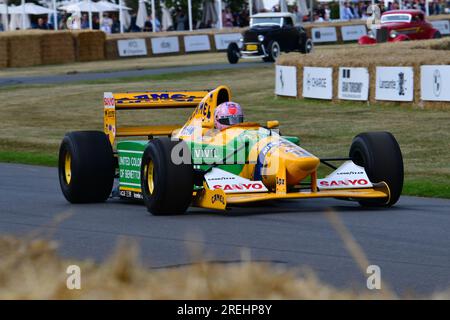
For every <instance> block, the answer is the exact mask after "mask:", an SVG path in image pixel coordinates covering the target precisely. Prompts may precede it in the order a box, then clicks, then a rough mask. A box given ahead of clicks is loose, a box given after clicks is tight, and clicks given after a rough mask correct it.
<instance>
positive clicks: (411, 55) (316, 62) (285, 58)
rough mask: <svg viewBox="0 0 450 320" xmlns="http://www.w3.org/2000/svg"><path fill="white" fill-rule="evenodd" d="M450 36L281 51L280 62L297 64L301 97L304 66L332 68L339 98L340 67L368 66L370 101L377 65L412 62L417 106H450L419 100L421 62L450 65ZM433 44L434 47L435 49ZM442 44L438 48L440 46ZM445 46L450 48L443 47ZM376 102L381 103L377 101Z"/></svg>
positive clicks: (335, 91)
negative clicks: (303, 52)
mask: <svg viewBox="0 0 450 320" xmlns="http://www.w3.org/2000/svg"><path fill="white" fill-rule="evenodd" d="M449 44H450V40H449V39H439V40H432V41H429V42H425V41H424V43H419V42H417V43H415V42H414V43H413V42H408V43H401V44H397V43H387V44H380V45H374V46H361V47H356V48H355V47H352V48H347V47H344V48H342V47H341V48H336V49H333V50H326V51H321V52H318V51H316V52H314V53H313V54H309V55H300V54H296V53H291V54H287V55H282V56H281V57H280V60H279V61H278V64H279V65H287V66H296V67H297V77H298V82H297V84H298V97H300V98H301V97H302V88H303V67H304V66H308V67H332V68H333V83H334V88H333V98H334V99H336V98H337V85H336V84H337V83H338V70H339V67H366V68H368V70H369V76H370V84H369V85H370V89H369V90H370V91H369V101H370V102H371V103H373V102H375V87H376V86H375V77H376V67H377V66H411V67H413V68H414V87H415V89H414V104H415V105H417V106H421V107H423V106H430V105H432V106H435V107H438V108H446V109H447V108H450V106H449V105H450V104H449V103H448V102H447V103H434V102H433V103H424V102H423V101H420V66H421V65H433V64H436V65H450V55H449V52H448V51H449V49H450V45H449ZM433 48H434V49H433ZM438 48H439V49H438ZM444 48H449V49H447V50H444ZM377 103H380V102H379V101H377Z"/></svg>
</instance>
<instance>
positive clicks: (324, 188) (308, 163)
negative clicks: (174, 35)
mask: <svg viewBox="0 0 450 320" xmlns="http://www.w3.org/2000/svg"><path fill="white" fill-rule="evenodd" d="M230 99H231V92H230V90H229V89H228V88H227V87H225V86H219V87H217V88H216V89H214V90H205V91H181V92H180V91H176V92H137V93H114V94H113V93H110V92H106V93H105V94H104V99H103V102H104V132H98V131H78V132H70V133H67V134H66V135H65V137H64V139H63V141H62V143H61V147H60V151H59V180H60V185H61V189H62V192H63V194H64V196H65V197H66V199H67V200H68V201H69V202H72V203H87V202H102V201H105V200H106V199H108V197H110V195H111V193H113V194H114V193H116V194H117V195H118V196H120V197H121V198H128V199H142V200H143V202H144V203H145V205H146V206H147V208H148V210H149V211H150V212H151V213H152V214H155V215H166V214H176V213H183V212H185V211H186V210H187V208H188V207H189V206H197V207H202V208H209V209H219V210H224V209H226V208H227V207H229V206H232V205H234V204H242V203H248V202H256V201H263V200H274V199H296V198H298V199H300V198H324V197H333V198H338V199H343V200H354V201H358V202H359V203H360V204H361V205H362V206H376V207H389V206H392V205H393V204H395V203H396V202H397V200H398V199H399V197H400V194H401V191H402V187H403V160H402V154H401V151H400V148H399V145H398V143H397V141H396V140H395V138H394V137H393V136H392V135H391V134H390V133H387V132H371V133H361V134H359V135H357V136H356V137H355V138H354V139H353V142H352V145H351V147H350V153H349V156H348V157H343V158H328V159H320V158H318V157H316V156H314V155H313V154H311V153H309V152H308V151H306V150H304V149H303V148H301V147H300V146H299V145H298V143H299V139H298V138H297V137H291V136H282V135H280V134H279V132H278V129H277V127H278V121H268V122H267V123H266V124H265V125H264V126H263V125H260V124H258V123H254V122H242V123H239V124H235V125H231V126H229V127H227V128H225V129H222V130H217V129H215V128H214V110H215V108H216V106H218V105H219V104H221V103H223V102H227V101H230ZM158 108H194V111H193V113H192V115H191V116H190V118H189V119H188V121H187V122H186V123H185V124H184V125H181V126H169V125H158V126H145V127H136V126H134V127H120V128H119V127H118V126H117V122H116V117H117V113H118V111H121V110H137V109H158ZM138 136H140V137H145V139H143V140H142V139H141V140H138V139H126V140H123V139H122V140H120V141H116V138H121V137H138ZM116 143H117V149H116V150H117V151H113V146H114V145H115V144H116ZM333 161H341V162H343V164H342V165H341V166H339V167H336V166H334V165H333V164H332V162H333ZM321 163H322V164H324V165H326V166H329V167H331V168H332V169H334V171H333V172H332V173H330V174H329V175H328V176H326V177H324V178H321V179H318V177H317V170H318V167H319V164H321ZM115 178H118V186H117V187H115V188H114V190H113V185H114V180H115ZM112 190H113V192H112Z"/></svg>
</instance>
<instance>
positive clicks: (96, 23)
mask: <svg viewBox="0 0 450 320" xmlns="http://www.w3.org/2000/svg"><path fill="white" fill-rule="evenodd" d="M92 29H94V30H99V29H100V19H99V18H98V16H93V17H92Z"/></svg>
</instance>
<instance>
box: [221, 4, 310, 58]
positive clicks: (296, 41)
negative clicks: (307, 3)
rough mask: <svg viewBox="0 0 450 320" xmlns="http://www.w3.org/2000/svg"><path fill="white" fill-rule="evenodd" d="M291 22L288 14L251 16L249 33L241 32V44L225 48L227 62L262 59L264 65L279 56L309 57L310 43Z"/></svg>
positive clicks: (270, 13)
mask: <svg viewBox="0 0 450 320" xmlns="http://www.w3.org/2000/svg"><path fill="white" fill-rule="evenodd" d="M295 19H296V18H295V15H293V14H291V13H288V12H269V13H258V14H255V15H253V16H252V17H251V21H250V29H249V30H247V31H245V32H244V34H243V37H242V39H241V41H240V42H241V43H240V44H239V45H238V44H237V43H234V42H233V43H230V44H229V45H228V49H227V58H228V62H229V63H231V64H234V63H237V62H238V61H239V59H240V58H243V59H255V58H257V59H258V58H259V59H261V58H262V59H263V60H264V61H266V62H273V61H275V60H276V59H278V57H279V56H280V53H281V52H290V51H299V52H301V53H310V52H311V51H312V49H313V43H312V41H311V39H309V38H308V36H307V35H306V31H305V29H304V28H303V27H301V26H298V25H295ZM240 47H242V49H240Z"/></svg>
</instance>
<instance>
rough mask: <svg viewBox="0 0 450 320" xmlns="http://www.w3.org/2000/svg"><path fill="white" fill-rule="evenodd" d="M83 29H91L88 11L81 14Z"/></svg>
mask: <svg viewBox="0 0 450 320" xmlns="http://www.w3.org/2000/svg"><path fill="white" fill-rule="evenodd" d="M81 29H89V17H88V15H87V13H83V15H82V16H81Z"/></svg>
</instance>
